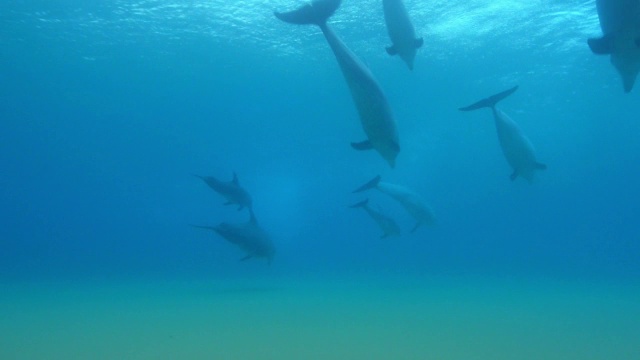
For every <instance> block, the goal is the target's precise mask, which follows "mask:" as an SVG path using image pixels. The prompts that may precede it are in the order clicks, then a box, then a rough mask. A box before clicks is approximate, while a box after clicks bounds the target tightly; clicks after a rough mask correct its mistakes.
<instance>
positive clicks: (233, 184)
mask: <svg viewBox="0 0 640 360" xmlns="http://www.w3.org/2000/svg"><path fill="white" fill-rule="evenodd" d="M194 176H195V177H198V178H200V179H202V181H204V182H205V183H206V184H207V185H209V187H210V188H212V189H213V190H214V191H215V192H217V193H218V194H220V195H222V196H224V198H225V199H226V200H227V202H226V203H224V205H233V204H237V205H239V206H240V207H239V208H238V210H242V209H243V208H245V207H246V208H249V209H251V195H249V193H248V192H247V191H246V190H245V189H243V188H242V187H241V186H240V182H239V181H238V175H236V173H233V180H231V181H220V180H218V179H216V178H214V177H213V176H200V175H194Z"/></svg>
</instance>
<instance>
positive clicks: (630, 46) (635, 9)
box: [587, 0, 640, 93]
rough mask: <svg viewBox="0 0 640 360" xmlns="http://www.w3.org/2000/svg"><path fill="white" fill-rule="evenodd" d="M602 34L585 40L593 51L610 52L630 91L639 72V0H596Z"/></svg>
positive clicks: (601, 53) (602, 53)
mask: <svg viewBox="0 0 640 360" xmlns="http://www.w3.org/2000/svg"><path fill="white" fill-rule="evenodd" d="M596 7H597V9H598V18H599V19H600V28H601V29H602V33H603V36H602V37H601V38H591V39H589V40H588V41H587V43H588V44H589V47H590V48H591V51H592V52H593V53H594V54H599V55H607V54H608V55H610V57H611V63H612V64H613V66H614V67H615V68H616V70H618V73H619V74H620V76H621V77H622V83H623V86H624V91H625V92H626V93H629V92H631V89H632V88H633V84H634V83H635V81H636V77H637V76H638V72H640V0H596Z"/></svg>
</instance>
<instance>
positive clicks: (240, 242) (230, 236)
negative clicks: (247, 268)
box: [192, 209, 276, 264]
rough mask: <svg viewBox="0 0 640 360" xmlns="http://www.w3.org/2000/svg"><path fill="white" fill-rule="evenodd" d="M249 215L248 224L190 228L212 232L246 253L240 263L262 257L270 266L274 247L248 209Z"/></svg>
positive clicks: (221, 224) (223, 223) (223, 224)
mask: <svg viewBox="0 0 640 360" xmlns="http://www.w3.org/2000/svg"><path fill="white" fill-rule="evenodd" d="M249 213H250V214H251V218H250V219H249V221H248V222H246V223H242V224H229V223H226V222H222V223H220V224H219V225H217V226H200V225H192V226H193V227H196V228H200V229H207V230H213V231H215V232H216V233H218V235H220V236H222V237H223V238H224V239H226V240H227V241H229V242H230V243H232V244H234V245H236V246H238V247H239V248H240V249H242V251H244V252H245V253H246V256H245V257H243V258H242V259H240V261H245V260H248V259H251V258H259V257H263V258H266V259H267V261H268V262H269V264H271V261H272V260H273V256H274V255H275V253H276V250H275V247H274V245H273V243H272V242H271V239H270V238H269V235H267V233H266V232H265V231H264V230H263V229H262V228H261V227H260V225H258V221H257V220H256V217H255V215H254V214H253V210H251V209H249Z"/></svg>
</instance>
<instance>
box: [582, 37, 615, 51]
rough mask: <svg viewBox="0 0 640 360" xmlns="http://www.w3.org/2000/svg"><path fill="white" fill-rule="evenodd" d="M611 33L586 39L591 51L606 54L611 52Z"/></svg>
mask: <svg viewBox="0 0 640 360" xmlns="http://www.w3.org/2000/svg"><path fill="white" fill-rule="evenodd" d="M613 38H614V35H613V34H607V35H605V36H603V37H601V38H591V39H588V40H587V44H589V48H590V49H591V52H593V53H594V54H597V55H607V54H611V53H612V52H613V40H614V39H613Z"/></svg>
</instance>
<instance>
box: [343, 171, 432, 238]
mask: <svg viewBox="0 0 640 360" xmlns="http://www.w3.org/2000/svg"><path fill="white" fill-rule="evenodd" d="M380 180H381V177H380V175H378V176H376V177H374V178H373V179H372V180H370V181H369V182H367V183H366V184H364V185H362V186H360V187H359V188H357V189H355V190H354V191H353V193H359V192H362V191H365V190H369V189H378V190H379V191H380V192H382V193H385V194H387V195H389V196H390V197H391V198H393V199H394V200H396V201H397V202H398V203H400V205H402V207H403V208H404V209H405V210H406V211H407V212H408V213H409V215H411V216H412V217H413V218H414V219H415V220H416V225H415V226H414V227H413V229H411V232H415V231H416V230H417V229H418V227H419V226H420V225H422V224H425V225H435V224H436V218H435V216H434V214H433V211H432V210H431V208H430V207H429V206H427V205H426V204H425V203H424V201H422V199H421V198H420V195H418V194H416V193H415V192H413V191H411V190H409V189H407V188H405V187H403V186H400V185H395V184H389V183H385V182H381V181H380Z"/></svg>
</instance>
